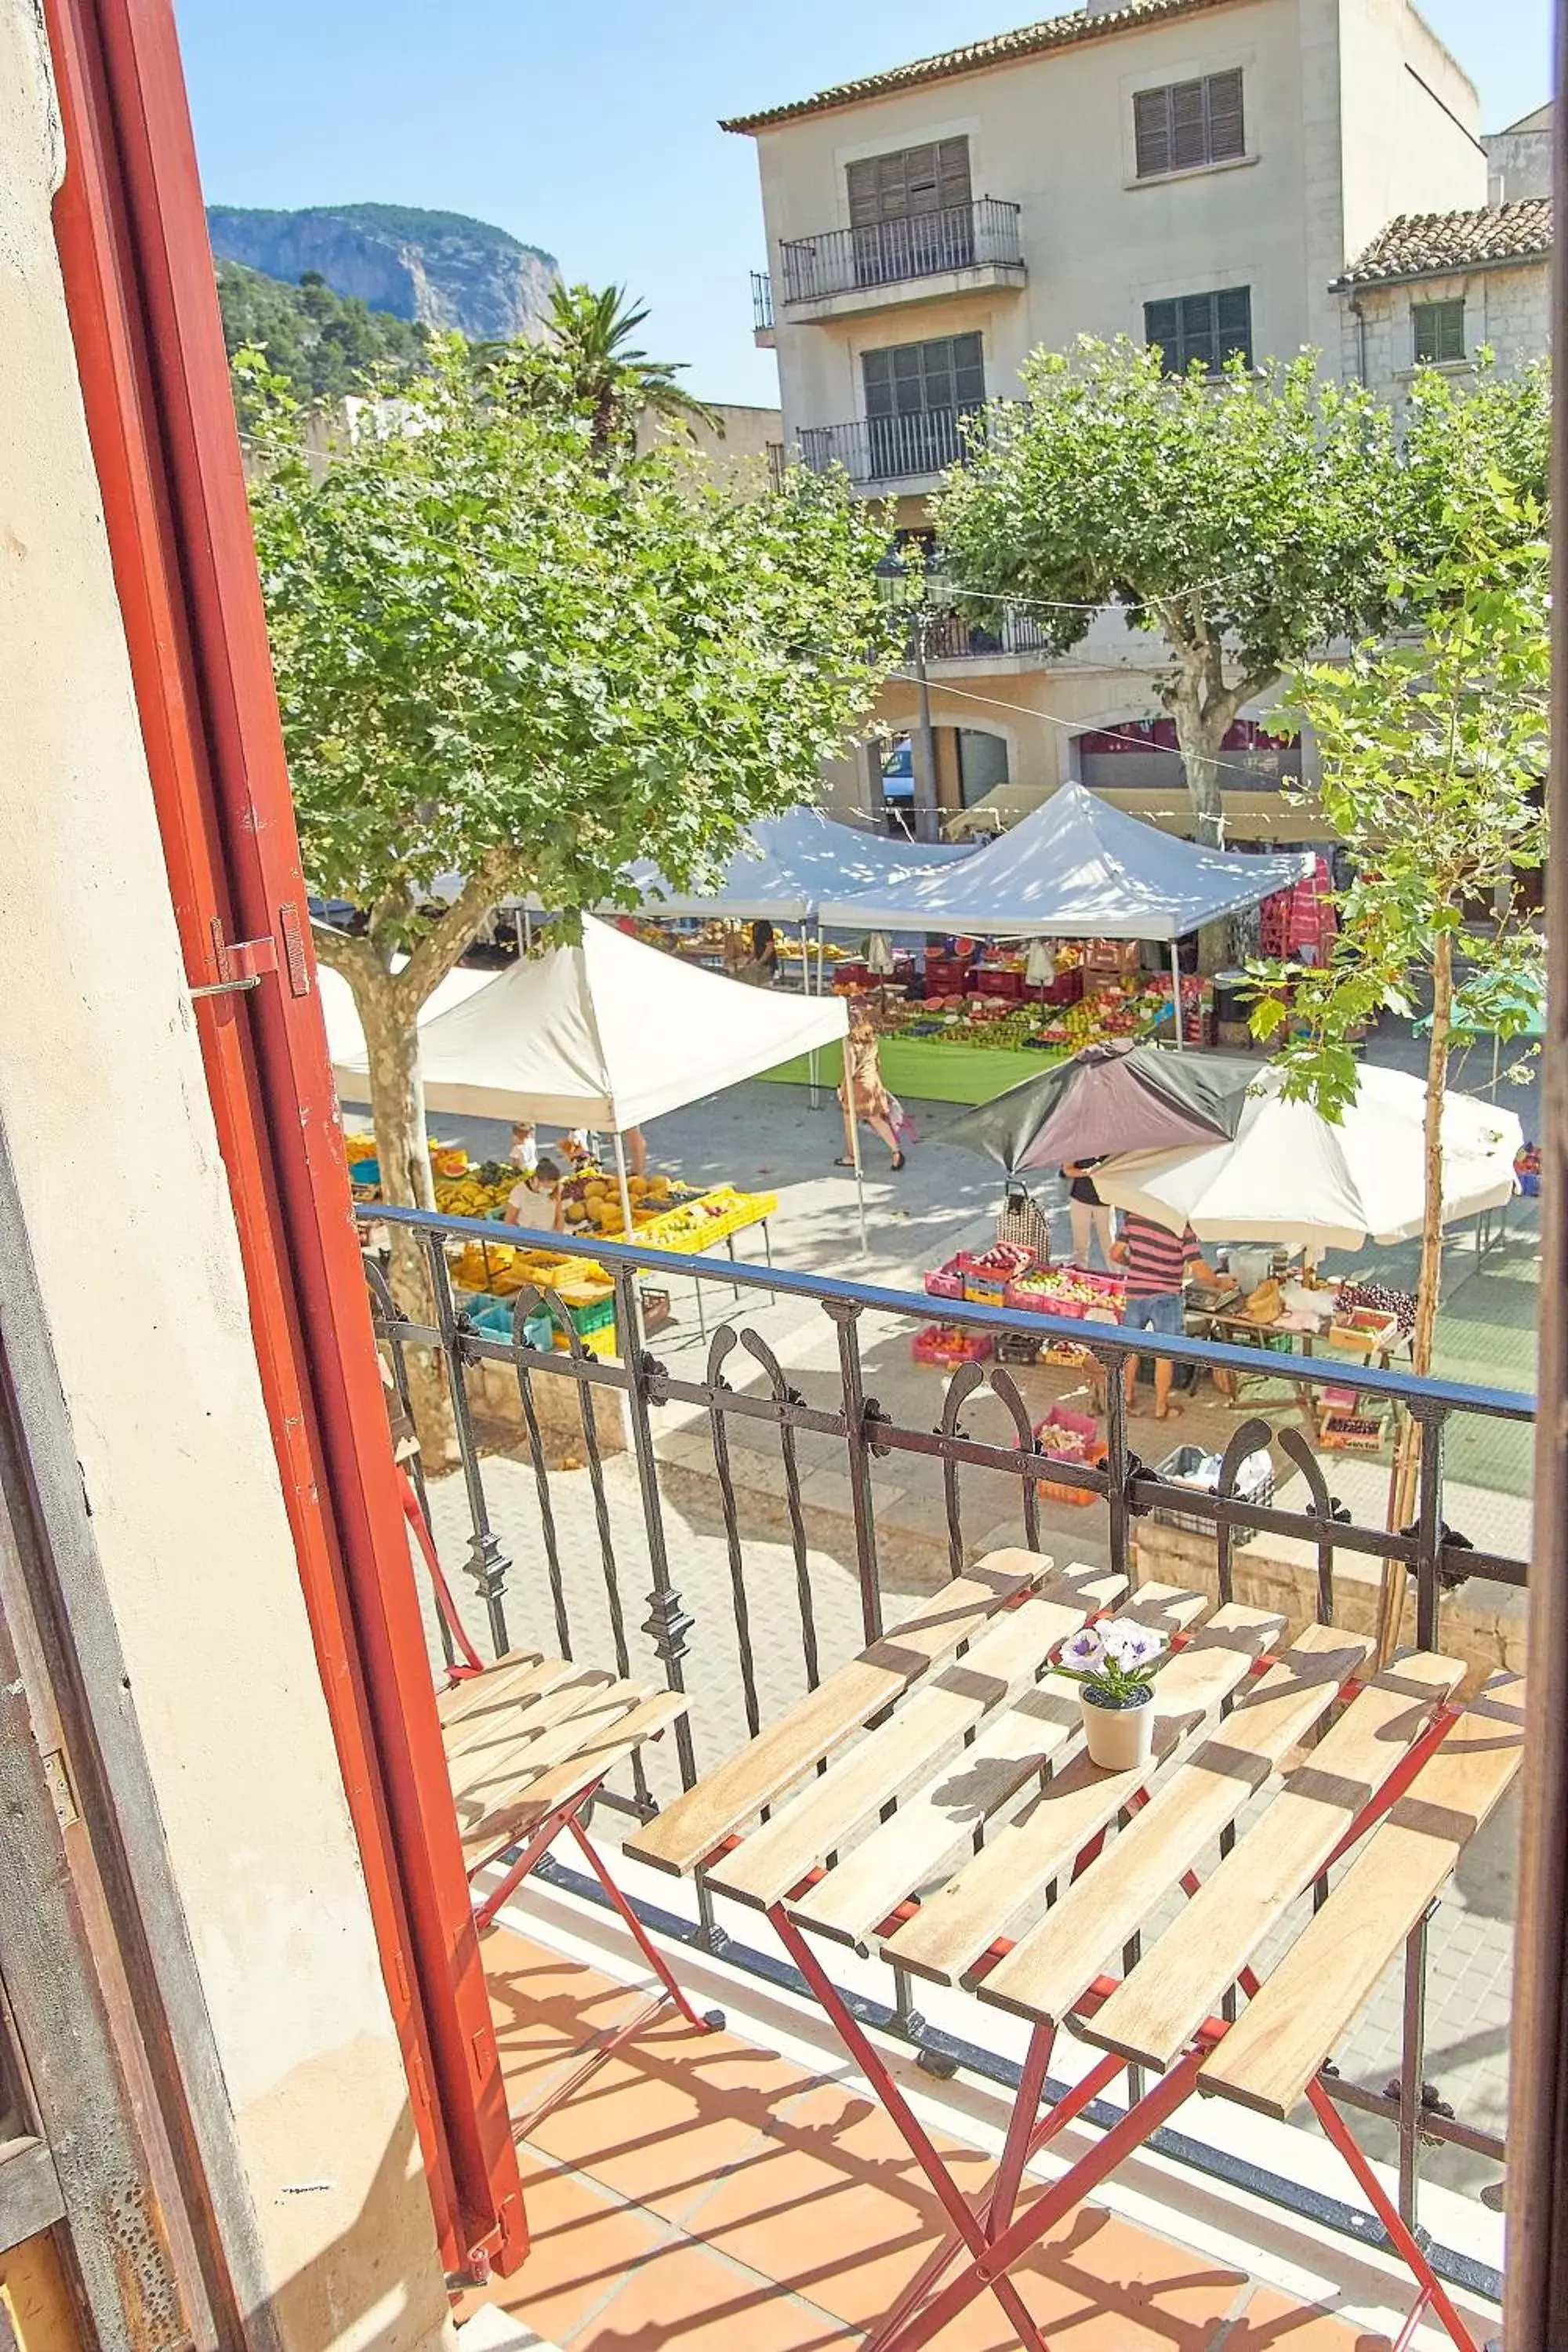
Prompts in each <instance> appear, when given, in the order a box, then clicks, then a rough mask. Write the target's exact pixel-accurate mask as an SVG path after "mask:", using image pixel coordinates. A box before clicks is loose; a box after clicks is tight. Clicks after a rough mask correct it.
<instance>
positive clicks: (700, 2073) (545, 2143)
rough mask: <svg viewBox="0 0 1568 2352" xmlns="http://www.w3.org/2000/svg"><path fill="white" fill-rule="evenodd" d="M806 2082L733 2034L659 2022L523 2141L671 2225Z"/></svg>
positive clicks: (676, 2021) (676, 2020)
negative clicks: (662, 2215) (646, 2207)
mask: <svg viewBox="0 0 1568 2352" xmlns="http://www.w3.org/2000/svg"><path fill="white" fill-rule="evenodd" d="M810 2080H811V2078H810V2077H809V2076H808V2075H805V2074H802V2073H801V2072H800V2070H799V2069H798V2068H797V2067H795V2066H792V2065H790V2064H788V2063H786V2061H785V2060H784V2059H782V2058H779V2057H775V2056H773V2055H772V2054H771V2053H768V2052H766V2051H762V2050H756V2049H752V2048H751V2047H750V2046H748V2044H746V2043H745V2042H738V2041H736V2039H735V2038H734V2036H733V2035H732V2034H728V2033H713V2034H705V2033H694V2032H692V2030H691V2028H690V2027H689V2025H687V2024H686V2023H685V2022H684V2021H682V2020H681V2019H679V2018H665V2019H660V2020H659V2021H658V2022H657V2023H656V2024H655V2025H654V2026H652V2027H651V2028H650V2029H649V2030H648V2031H647V2032H645V2033H642V2034H639V2035H638V2036H637V2040H636V2041H635V2042H631V2043H628V2044H627V2046H626V2050H625V2052H624V2053H617V2054H616V2056H615V2057H613V2058H610V2059H607V2060H606V2061H605V2064H604V2065H603V2066H602V2067H600V2069H599V2070H598V2072H597V2073H596V2074H594V2075H593V2076H591V2078H590V2079H589V2081H588V2082H587V2083H585V2084H584V2086H583V2088H582V2089H581V2090H580V2091H577V2092H575V2093H574V2095H573V2096H572V2098H571V2099H570V2100H568V2101H567V2103H566V2104H565V2105H563V2106H562V2107H559V2108H557V2109H556V2111H555V2113H554V2114H553V2115H550V2116H546V2117H545V2119H544V2121H543V2122H542V2124H540V2125H538V2126H536V2127H534V2128H532V2129H531V2130H529V2131H528V2134H527V2137H528V2139H529V2143H530V2145H531V2147H537V2148H542V2149H543V2150H545V2152H546V2153H547V2154H549V2155H551V2156H553V2157H556V2158H560V2159H561V2160H563V2162H566V2163H569V2164H574V2165H576V2166H578V2167H580V2168H581V2169H582V2170H583V2171H584V2172H588V2173H591V2174H592V2175H593V2176H594V2178H595V2179H596V2180H602V2181H605V2183H606V2184H607V2185H608V2186H609V2187H610V2188H612V2189H616V2190H618V2191H619V2193H620V2194H621V2195H622V2196H623V2197H629V2198H632V2199H635V2200H636V2201H637V2203H638V2204H641V2205H649V2206H652V2207H653V2208H654V2209H655V2210H656V2211H658V2212H660V2213H665V2214H668V2216H669V2217H670V2219H671V2220H675V2219H677V2218H679V2216H680V2215H681V2214H682V2213H683V2212H684V2211H685V2210H687V2208H688V2207H689V2205H690V2204H691V2203H692V2201H693V2200H694V2199H695V2198H697V2197H699V2196H700V2195H701V2194H702V2193H703V2192H704V2191H705V2190H707V2189H710V2188H711V2187H712V2185H713V2183H714V2182H715V2181H716V2180H717V2179H718V2178H719V2177H720V2175H721V2173H722V2172H723V2171H724V2169H725V2168H726V2167H727V2166H730V2165H732V2164H735V2163H736V2162H738V2161H739V2160H740V2159H741V2158H742V2156H743V2155H744V2153H745V2151H746V2150H747V2149H748V2148H749V2147H752V2145H753V2143H754V2142H755V2141H756V2139H757V2136H758V2134H759V2133H760V2132H762V2131H763V2130H764V2129H765V2128H766V2126H767V2125H768V2123H769V2121H770V2119H771V2118H772V2117H773V2116H774V2115H775V2114H776V2112H777V2110H778V2108H779V2106H780V2105H781V2104H782V2103H783V2102H784V2101H786V2100H788V2099H790V2098H793V2097H795V2095H798V2094H799V2093H801V2092H802V2091H804V2090H805V2089H807V2088H808V2087H809V2085H810Z"/></svg>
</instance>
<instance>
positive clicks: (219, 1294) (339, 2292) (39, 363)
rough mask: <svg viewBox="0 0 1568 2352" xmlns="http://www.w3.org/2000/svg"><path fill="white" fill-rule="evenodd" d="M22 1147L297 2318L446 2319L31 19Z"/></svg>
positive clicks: (17, 10) (14, 904)
mask: <svg viewBox="0 0 1568 2352" xmlns="http://www.w3.org/2000/svg"><path fill="white" fill-rule="evenodd" d="M0 155H3V156H4V158H5V164H4V169H3V170H0V416H4V418H5V429H4V432H3V433H0V1120H3V1122H4V1128H5V1134H6V1137H7V1139H8V1141H9V1145H10V1149H11V1151H12V1154H13V1156H14V1159H15V1160H16V1171H17V1177H18V1181H19V1183H20V1187H21V1192H22V1196H23V1202H24V1207H25V1213H26V1223H27V1228H28V1234H29V1238H30V1242H31V1246H32V1251H33V1255H34V1257H35V1259H36V1262H37V1276H38V1280H39V1283H40V1285H41V1287H42V1291H43V1296H44V1299H45V1303H46V1307H47V1314H48V1317H49V1321H50V1326H51V1331H52V1337H53V1342H54V1347H55V1349H56V1353H57V1356H58V1363H59V1369H60V1373H61V1378H62V1382H63V1386H64V1391H65V1399H66V1403H67V1407H68V1412H69V1415H70V1419H71V1423H72V1427H73V1430H74V1433H75V1439H76V1444H77V1448H78V1452H79V1458H80V1464H81V1475H82V1480H83V1485H84V1487H85V1490H86V1495H87V1499H88V1502H89V1507H90V1509H91V1512H92V1521H93V1528H94V1531H95V1535H96V1538H97V1543H98V1547H99V1550H100V1555H101V1559H102V1564H103V1572H104V1575H105V1579H106V1581H107V1584H108V1588H109V1593H110V1601H111V1605H112V1607H113V1611H114V1613H115V1617H116V1619H117V1622H118V1627H119V1633H120V1636H121V1643H122V1645H123V1651H124V1655H125V1659H126V1663H127V1669H128V1672H129V1675H130V1683H131V1690H132V1698H133V1701H134V1705H135V1707H136V1710H137V1715H138V1717H139V1720H140V1725H141V1729H142V1737H143V1739H144V1741H145V1745H146V1748H147V1751H148V1756H149V1760H150V1764H151V1769H152V1773H153V1781H154V1784H155V1787H156V1791H157V1799H158V1806H159V1811H160V1815H161V1822H162V1828H163V1833H164V1836H165V1838H166V1841H167V1844H168V1849H169V1853H170V1857H171V1862H172V1865H173V1871H174V1878H175V1881H176V1883H177V1885H178V1889H179V1893H180V1895H181V1898H182V1900H183V1903H184V1910H185V1916H186V1919H187V1922H188V1926H189V1931H190V1937H191V1940H192V1944H193V1946H194V1948H195V1956H196V1960H197V1964H198V1967H199V1969H200V1973H201V1979H202V1986H203V1990H204V1994H205V2002H206V2006H207V2010H208V2012H209V2015H210V2019H211V2024H212V2030H213V2033H214V2035H215V2037H216V2046H217V2053H218V2057H219V2061H220V2063H221V2066H222V2070H223V2075H224V2080H225V2084H226V2089H227V2094H228V2098H229V2101H230V2104H231V2106H232V2110H233V2116H234V2126H235V2132H236V2136H237V2144H238V2148H239V2153H240V2158H241V2161H242V2163H243V2166H244V2168H245V2171H246V2174H247V2179H248V2183H249V2188H250V2191H251V2195H252V2199H253V2201H254V2205H255V2210H256V2216H257V2221H258V2229H259V2231H260V2235H261V2240H262V2245H263V2251H264V2256H265V2262H266V2266H267V2270H268V2279H269V2283H270V2285H271V2288H272V2291H273V2294H274V2298H275V2311H276V2316H277V2320H278V2323H279V2326H280V2328H281V2331H282V2334H283V2337H284V2340H285V2342H286V2343H288V2344H289V2346H290V2347H298V2352H321V2348H322V2347H328V2346H333V2347H360V2346H363V2347H370V2346H372V2345H374V2347H376V2352H414V2347H434V2346H436V2345H437V2344H438V2343H441V2342H442V2341H444V2340H445V2339H446V2336H447V2316H446V2302H445V2296H444V2294H443V2290H442V2282H441V2278H440V2273H439V2268H438V2264H437V2254H436V2248H435V2240H434V2233H433V2230H432V2226H431V2221H430V2214H429V2206H428V2200H427V2198H426V2191H425V2186H424V2181H423V2178H422V2176H421V2173H420V2168H419V2162H418V2152H417V2147H416V2137H415V2132H414V2127H413V2123H412V2119H411V2116H410V2112H409V2107H408V2100H407V2090H406V2084H405V2079H404V2074H403V2068H402V2063H401V2060H400V2057H399V2053H398V2048H397V2043H396V2040H395V2033H394V2029H393V2024H392V2019H391V2015H390V2012H389V2010H388V2006H387V2001H386V1996H385V1991H384V1986H383V1982H382V1977H381V1971H380V1965H379V1961H378V1957H377V1952H376V1947H375V1942H374V1934H373V1931H372V1925H371V1917H370V1911H369V1907H368V1904H367V1900H366V1896H365V1891H364V1886H363V1878H362V1874H361V1870H360V1865H359V1860H358V1855H357V1852H356V1848H355V1844H354V1840H353V1832H352V1829H351V1825H350V1822H349V1816H348V1810H347V1805H346V1801H345V1799H344V1794H343V1789H342V1779H341V1776H340V1773H339V1770H338V1766H337V1760H336V1756H335V1752H334V1748H333V1743H332V1738H331V1728H330V1725H329V1722H328V1717H327V1712H326V1706H325V1702H324V1699H323V1697H322V1694H321V1683H320V1678H319V1675H318V1672H317V1666H316V1661H315V1656H314V1652H313V1649H312V1646H311V1642H310V1629H309V1626H308V1623H307V1621H306V1614H305V1608H304V1602H303V1599H302V1596H301V1592H300V1582H299V1577H298V1573H297V1570H296V1565H295V1559H294V1553H293V1548H292V1544H291V1541H290V1538H289V1527H288V1522H287V1519H286V1517H285V1514H284V1507H283V1498H282V1493H281V1490H280V1487H279V1476H278V1470H277V1465H276V1462H275V1458H274V1454H273V1449H272V1444H271V1441H270V1438H269V1435H268V1426H267V1420H266V1415H265V1412H264V1409H263V1402H262V1397H261V1391H260V1387H259V1382H258V1374H257V1367H256V1359H255V1353H254V1348H253V1344H252V1340H251V1336H250V1330H249V1324H248V1318H247V1304H246V1296H245V1289H244V1284H243V1279H242V1274H241V1266H240V1258H239V1250H238V1244H237V1236H236V1232H235V1226H234V1220H233V1215H232V1213H231V1208H230V1203H229V1196H228V1192H227V1186H226V1180H225V1175H224V1171H223V1167H222V1164H221V1162H220V1160H219V1157H218V1150H217V1142H216V1134H215V1131H214V1128H213V1122H212V1118H211V1113H210V1108H209V1105H208V1100H207V1095H206V1091H205V1081H204V1076H203V1071H202V1064H201V1057H200V1054H199V1051H198V1047H197V1042H196V1035H195V1020H194V1015H193V1010H192V1006H191V1003H190V998H189V994H188V992H187V989H186V986H185V982H184V973H183V971H182V966H181V958H180V951H179V946H178V941H177V940H176V936H175V929H174V917H173V912H172V909H171V906H170V901H169V890H168V882H167V877H166V875H165V872H164V867H163V856H162V851H161V846H160V843H159V837H158V832H157V827H156V824H155V820H154V813H153V800H152V796H151V789H150V784H149V779H148V775H147V770H146V765H145V761H144V758H143V752H142V740H141V735H140V732H139V728H138V721H137V713H136V709H135V705H134V701H133V698H132V683H131V677H130V671H129V667H128V663H127V656H126V649H125V644H124V639H123V635H122V632H121V618H120V612H119V607H118V604H117V603H116V599H115V593H114V586H113V581H112V578H111V574H110V559H109V551H108V545H107V541H106V538H105V532H104V526H103V518H102V514H101V511H100V501H99V496H98V488H97V483H96V479H95V477H94V473H93V468H92V462H91V456H90V451H89V444H88V438H87V431H86V425H85V422H84V418H83V415H82V408H81V402H80V398H79V386H78V383H77V376H76V371H75V362H74V355H73V352H72V347H71V342H70V337H69V332H68V323H67V317H66V310H65V304H64V297H63V291H62V288H61V283H60V277H59V270H58V262H57V257H56V251H55V246H54V240H53V235H52V229H51V221H50V197H51V192H52V189H53V187H54V185H55V184H56V183H57V180H58V173H59V168H60V161H61V159H60V149H59V136H58V123H57V121H56V120H55V117H54V114H53V110H52V105H51V101H50V95H49V90H48V84H47V64H46V60H45V58H44V54H43V49H42V43H41V37H40V34H39V30H38V20H37V13H36V11H35V8H34V6H33V5H32V0H0Z"/></svg>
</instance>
